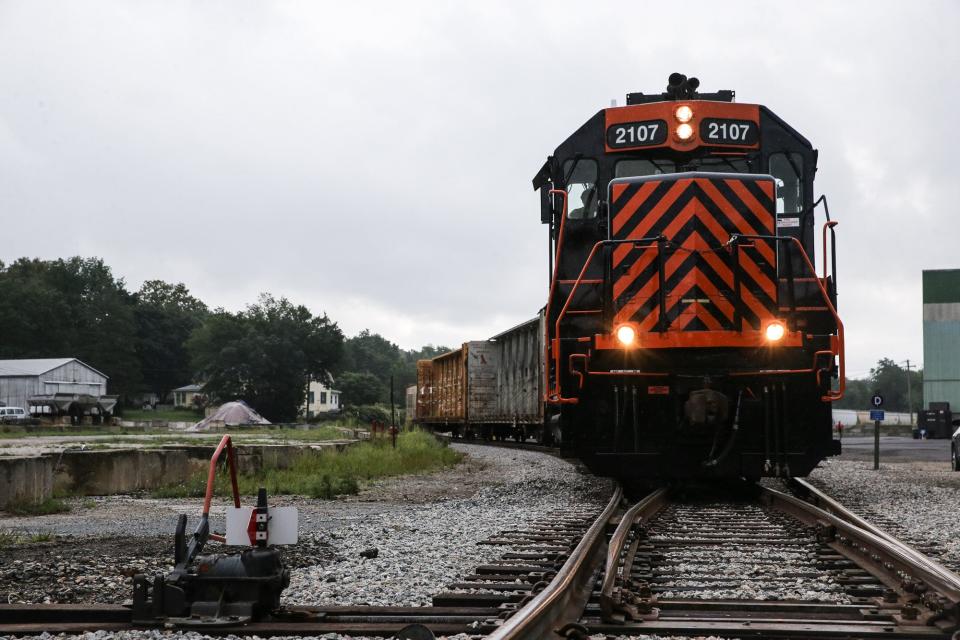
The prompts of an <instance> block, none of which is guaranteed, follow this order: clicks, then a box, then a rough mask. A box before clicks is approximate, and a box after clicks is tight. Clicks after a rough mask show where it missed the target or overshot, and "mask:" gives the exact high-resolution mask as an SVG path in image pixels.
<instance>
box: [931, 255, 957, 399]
mask: <svg viewBox="0 0 960 640" xmlns="http://www.w3.org/2000/svg"><path fill="white" fill-rule="evenodd" d="M931 402H949V403H950V409H951V410H952V411H953V412H954V414H956V413H960V269H940V270H935V271H924V272H923V406H924V408H927V407H929V406H930V403H931Z"/></svg>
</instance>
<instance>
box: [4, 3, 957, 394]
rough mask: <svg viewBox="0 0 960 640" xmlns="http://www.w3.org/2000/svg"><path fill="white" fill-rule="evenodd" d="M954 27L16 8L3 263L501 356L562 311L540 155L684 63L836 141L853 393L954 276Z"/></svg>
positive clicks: (344, 8)
mask: <svg viewBox="0 0 960 640" xmlns="http://www.w3.org/2000/svg"><path fill="white" fill-rule="evenodd" d="M958 28H960V4H958V3H955V2H923V1H914V2H911V3H909V4H907V3H902V2H876V1H870V2H861V3H856V2H843V3H840V2H823V3H819V4H816V3H810V2H803V3H785V2H724V3H717V2H703V3H700V2H692V1H687V2H683V3H662V2H658V3H653V2H649V3H644V2H635V1H634V2H622V3H599V2H591V3H587V2H583V1H582V0H581V1H579V2H569V3H567V2H558V1H549V2H542V3H532V2H491V1H488V0H484V1H482V2H472V3H469V4H468V3H446V2H435V3H416V2H409V1H405V2H384V3H375V2H363V1H355V2H276V3H274V2H239V1H236V0H231V1H224V2H177V1H174V0H162V1H157V2H134V1H130V0H125V1H122V2H121V1H118V2H82V1H69V2H68V1H64V2H43V1H37V0H29V1H24V2H15V1H11V0H0V83H2V89H0V216H2V220H3V227H2V228H3V231H2V234H0V237H2V243H0V260H2V261H4V262H10V261H12V260H14V259H16V258H17V257H20V256H31V257H41V258H57V257H63V256H70V255H84V256H101V257H103V258H104V260H105V261H106V262H107V263H108V264H109V265H110V266H111V267H112V268H113V269H114V272H115V273H116V274H117V275H118V276H121V277H123V278H124V279H125V280H126V282H127V284H128V286H129V287H130V288H131V289H133V290H135V289H137V288H138V287H139V286H140V284H141V283H142V282H143V281H144V280H146V279H154V278H159V279H163V280H167V281H170V282H178V281H182V282H184V283H185V284H186V285H187V286H188V287H189V288H190V289H191V291H192V292H193V293H194V294H195V295H197V296H198V297H200V298H202V299H203V300H204V301H206V302H207V303H208V304H210V305H211V306H223V307H225V308H228V309H231V310H237V309H241V308H242V307H243V306H245V305H246V304H248V303H250V302H253V301H254V300H255V299H256V297H257V294H258V293H259V292H262V291H268V292H271V293H274V294H275V295H285V296H287V297H289V298H290V299H291V300H293V301H295V302H298V303H303V304H306V305H307V306H309V307H310V308H311V309H312V310H313V311H314V312H317V313H320V312H326V313H327V314H329V315H330V316H331V317H332V318H333V319H334V320H336V321H337V322H338V323H339V324H340V326H341V327H342V328H343V329H344V331H345V332H346V333H347V334H348V335H349V334H354V333H356V332H358V331H359V330H361V329H363V328H365V327H369V328H370V329H371V330H372V331H375V332H379V333H381V334H383V335H384V336H386V337H387V338H389V339H391V340H393V341H395V342H397V343H398V344H400V345H401V346H403V347H406V348H410V347H419V346H420V345H422V344H425V343H435V344H436V343H442V344H447V345H451V344H458V343H460V342H462V341H464V340H467V339H482V338H485V337H488V336H490V335H493V334H494V333H497V332H499V331H500V330H502V329H505V328H508V327H510V326H512V325H513V324H515V323H517V322H520V321H522V320H525V319H527V318H529V317H532V316H533V315H534V314H535V313H536V311H537V310H538V309H539V308H540V307H541V306H542V305H543V303H544V300H545V296H546V274H547V266H546V259H547V257H546V237H545V234H546V231H545V228H544V227H542V226H541V225H540V224H539V204H538V199H537V196H536V194H535V193H534V191H533V190H532V189H531V186H530V179H531V178H532V176H533V174H534V173H535V172H536V170H537V169H538V168H539V167H540V165H541V164H542V163H543V160H544V158H545V157H546V156H547V155H548V154H549V153H551V152H552V150H553V149H554V148H555V147H556V146H557V144H559V143H560V142H561V141H563V139H564V138H565V137H566V136H567V135H569V134H570V133H572V132H573V131H574V130H575V129H576V128H577V127H579V126H580V125H581V124H582V123H583V122H584V121H586V120H587V119H588V118H589V117H590V116H591V115H592V114H593V113H595V112H596V111H598V110H599V109H601V108H604V107H606V106H609V104H610V100H611V99H617V100H618V102H619V103H620V104H623V96H624V94H625V93H627V92H628V91H644V92H654V91H660V90H662V89H663V87H664V86H665V84H666V77H667V75H668V74H669V73H670V72H672V71H681V72H683V73H686V74H689V75H696V76H698V77H699V78H700V79H701V81H702V89H704V90H707V91H713V90H716V89H734V90H736V92H737V99H738V101H740V102H749V103H760V104H764V105H766V106H768V107H770V108H771V109H772V110H773V111H774V112H776V113H777V114H778V115H780V116H781V117H783V118H784V119H786V120H787V122H789V123H791V124H792V125H793V126H794V127H795V128H797V129H798V130H799V131H801V132H802V133H803V134H804V135H805V136H806V137H807V138H808V139H810V140H811V141H812V142H813V144H814V146H815V147H817V148H818V149H819V150H820V162H819V172H818V175H817V190H818V192H820V193H826V194H827V195H828V197H829V200H830V206H831V212H832V213H833V214H834V217H835V218H838V219H839V220H840V221H841V225H840V226H839V227H838V232H839V241H838V246H839V267H838V271H839V285H840V311H841V313H842V314H843V316H844V318H845V323H846V327H847V336H848V338H847V345H848V347H847V348H848V360H849V366H848V373H849V374H851V375H852V376H853V377H859V376H862V375H865V374H867V373H868V370H869V368H870V366H871V365H872V364H874V363H875V362H876V360H877V359H878V358H880V357H882V356H887V357H892V358H894V359H896V360H903V359H906V358H910V359H911V361H920V360H921V359H922V340H921V326H922V324H921V295H920V277H921V270H922V269H933V268H948V267H958V266H960V218H958V216H960V211H958V207H957V204H956V203H957V202H958V201H960V180H958V175H957V170H956V168H955V163H956V162H957V160H956V156H957V155H958V147H960V145H958V142H960V135H958V133H957V127H958V126H960V125H958V124H957V120H958V116H957V115H956V105H957V104H958V98H960V89H958V87H960V83H958V80H957V77H956V70H957V69H958V67H960V64H958V63H960V59H958V58H960V45H958V43H957V42H958V41H957V35H956V34H957V32H958ZM818 219H819V218H818ZM5 302H6V301H5Z"/></svg>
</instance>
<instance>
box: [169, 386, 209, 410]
mask: <svg viewBox="0 0 960 640" xmlns="http://www.w3.org/2000/svg"><path fill="white" fill-rule="evenodd" d="M202 395H203V385H202V384H188V385H185V386H182V387H177V388H176V389H174V390H173V406H175V407H177V408H181V407H188V408H189V407H193V399H194V398H196V397H197V396H202Z"/></svg>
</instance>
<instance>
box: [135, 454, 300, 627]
mask: <svg viewBox="0 0 960 640" xmlns="http://www.w3.org/2000/svg"><path fill="white" fill-rule="evenodd" d="M224 449H226V451H227V463H228V464H227V466H228V468H229V471H230V480H231V483H232V485H233V486H232V488H233V498H234V505H235V507H234V508H233V509H230V510H228V512H227V535H226V536H221V535H217V534H213V533H210V518H209V515H210V501H211V498H212V496H213V483H214V479H215V476H216V464H217V460H218V458H219V456H220V454H221V452H222V451H223V450H224ZM296 518H297V516H296V509H295V508H293V507H281V508H279V509H270V508H269V507H268V505H267V491H266V489H263V488H261V489H260V491H259V493H258V496H257V506H256V507H254V508H252V509H250V508H247V509H244V508H241V507H240V494H239V490H238V485H237V475H236V462H235V459H234V453H233V446H232V443H231V441H230V436H228V435H227V436H224V437H223V439H222V440H221V442H220V445H219V446H218V447H217V450H216V452H215V453H214V454H213V458H212V459H211V460H210V472H209V476H208V481H207V494H206V499H205V502H204V508H203V514H202V516H201V518H200V523H199V524H198V525H197V528H196V530H195V531H194V533H193V535H192V536H191V538H190V540H189V542H188V541H187V538H186V527H187V516H186V515H185V514H181V515H180V517H179V518H178V520H177V529H176V534H175V546H174V560H175V566H174V568H173V570H172V571H171V572H170V573H169V574H167V575H166V576H163V575H159V574H158V575H155V576H154V577H153V578H152V579H151V578H148V577H147V576H146V575H144V574H138V575H136V576H134V579H133V611H132V613H133V615H132V619H133V623H134V624H137V625H144V626H156V625H165V626H166V625H175V626H184V627H210V626H221V625H226V624H231V625H232V624H238V623H245V622H251V621H255V620H261V619H263V618H266V617H268V616H270V615H271V614H272V613H273V612H275V611H277V610H278V609H279V608H280V594H281V592H282V591H283V590H284V589H285V588H286V587H287V586H288V585H289V584H290V570H289V569H287V568H286V567H285V566H284V564H283V561H282V559H281V557H280V551H279V550H278V549H277V548H276V547H272V546H268V544H269V543H271V542H272V543H274V544H292V543H295V542H296V538H297V535H296ZM274 520H277V522H278V524H277V526H276V527H274V522H273V521H274ZM275 529H276V531H275ZM208 540H215V541H219V542H225V543H227V544H229V545H246V544H249V545H250V548H248V549H245V550H243V551H241V552H239V553H220V554H205V555H201V552H202V551H203V547H204V545H205V544H206V543H207V541H208Z"/></svg>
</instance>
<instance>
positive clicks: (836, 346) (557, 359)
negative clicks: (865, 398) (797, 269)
mask: <svg viewBox="0 0 960 640" xmlns="http://www.w3.org/2000/svg"><path fill="white" fill-rule="evenodd" d="M834 224H836V223H835V222H834ZM830 228H831V229H832V226H831V227H830ZM741 240H761V241H766V242H777V243H780V242H787V243H790V244H791V245H796V247H797V248H798V249H799V251H800V255H801V257H802V258H803V261H804V263H805V264H806V266H807V268H808V269H809V272H810V273H811V274H812V275H813V280H814V281H815V282H816V283H817V287H818V289H819V290H820V294H821V296H822V298H823V301H824V304H825V305H826V308H827V310H828V311H829V312H830V314H831V315H832V317H833V319H834V322H835V324H836V331H837V334H836V340H835V341H834V340H832V339H831V345H830V350H819V351H817V352H815V353H814V355H813V364H812V366H811V368H809V369H774V370H766V371H755V372H753V371H752V372H735V373H731V374H730V375H735V376H746V375H757V374H765V375H780V374H800V373H815V374H816V376H817V382H818V383H820V380H821V378H820V373H821V372H820V369H819V368H818V366H817V362H818V359H819V358H820V357H821V356H823V355H830V356H836V357H837V358H838V365H839V388H838V389H837V390H836V391H834V390H833V389H830V390H829V391H827V393H826V394H825V395H823V396H821V400H823V401H824V402H834V401H836V400H839V399H841V398H843V395H844V393H845V391H846V358H845V342H844V329H843V321H842V320H841V319H840V316H839V314H837V310H836V307H834V305H833V303H832V302H831V300H830V295H829V293H828V292H827V290H826V288H825V285H824V282H823V281H821V280H820V279H819V278H817V277H816V275H817V271H816V267H815V266H814V265H813V263H812V262H811V261H810V258H809V256H808V255H807V252H806V251H805V250H804V248H803V244H801V242H800V240H799V239H797V238H794V237H792V236H777V235H745V234H737V233H735V234H732V235H731V236H730V239H729V240H728V241H727V243H726V244H727V246H730V247H732V248H734V249H736V248H737V247H738V246H739V244H740V241H741ZM651 242H656V244H655V245H650V246H646V247H641V248H646V249H650V248H653V247H656V248H657V249H658V253H660V254H662V252H663V247H664V246H665V244H666V243H665V239H664V238H663V236H662V235H660V236H655V237H649V238H630V239H616V240H600V241H598V242H597V243H595V244H594V245H593V247H592V248H591V250H590V253H589V255H588V256H587V259H586V261H585V262H584V264H583V268H582V269H581V270H580V274H579V275H578V277H577V279H576V280H575V281H574V283H573V287H572V289H571V290H570V293H569V294H568V296H567V299H566V301H565V302H564V305H563V307H562V308H561V310H560V313H559V314H558V315H557V319H556V322H555V324H554V332H555V334H554V338H553V339H552V340H549V341H547V345H546V349H547V350H550V349H552V350H553V358H552V359H553V361H554V370H555V372H556V375H555V379H554V385H553V388H552V389H550V384H549V375H550V374H549V367H545V370H546V377H547V386H546V388H547V389H550V391H549V392H548V394H547V395H548V400H549V401H550V402H553V403H557V404H576V403H577V402H578V400H579V399H578V398H567V397H564V395H563V392H562V389H561V385H560V370H561V369H560V366H561V365H560V363H561V353H560V323H561V321H562V320H563V318H564V317H565V316H566V314H567V311H568V309H569V307H570V304H571V303H572V301H573V297H574V294H575V293H576V291H577V289H578V288H579V286H580V284H582V283H583V281H584V276H585V275H586V272H587V268H588V267H589V266H590V264H591V263H592V262H593V259H594V257H595V256H596V254H597V252H598V250H599V249H600V248H601V247H603V246H607V245H621V244H635V245H642V244H644V243H651ZM788 262H789V260H788ZM791 266H792V264H791ZM658 271H659V277H660V278H661V279H662V278H663V269H662V268H660V269H658ZM790 279H791V283H790V285H791V287H793V285H794V283H793V275H792V273H791V278H790ZM663 295H664V291H663V287H662V286H661V288H660V298H661V299H660V302H661V303H663ZM551 297H552V296H551ZM790 308H791V314H792V313H795V312H796V300H795V295H791V307H790ZM664 315H665V314H664V313H662V312H661V319H662V318H663V316H664ZM548 317H549V315H548ZM739 331H742V327H740V328H739ZM587 360H588V361H589V358H587ZM546 362H548V363H549V362H550V358H549V354H548V357H547V358H546ZM568 366H571V368H572V361H570V362H568ZM585 373H587V374H588V375H600V374H605V373H604V372H599V371H591V370H590V368H589V364H587V367H586V368H585ZM611 374H612V372H611ZM577 375H578V376H580V385H579V386H580V388H582V387H583V379H582V375H583V374H582V373H580V372H577ZM617 375H619V374H617ZM641 375H647V376H656V375H665V374H660V373H658V372H643V373H642V374H641Z"/></svg>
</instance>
